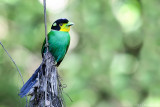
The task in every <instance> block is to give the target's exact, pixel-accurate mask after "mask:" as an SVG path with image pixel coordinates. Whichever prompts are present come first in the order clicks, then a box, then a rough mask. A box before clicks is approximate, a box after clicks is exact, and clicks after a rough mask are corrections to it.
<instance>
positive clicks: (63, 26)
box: [51, 18, 73, 32]
mask: <svg viewBox="0 0 160 107" xmlns="http://www.w3.org/2000/svg"><path fill="white" fill-rule="evenodd" d="M72 25H73V23H71V22H69V21H68V20H67V19H65V18H64V19H58V20H56V21H55V22H54V23H53V24H52V27H51V29H52V30H57V31H65V32H68V31H69V30H70V26H72Z"/></svg>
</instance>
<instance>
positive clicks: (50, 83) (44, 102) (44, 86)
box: [29, 52, 64, 107]
mask: <svg viewBox="0 0 160 107" xmlns="http://www.w3.org/2000/svg"><path fill="white" fill-rule="evenodd" d="M54 62H55V61H54V58H53V56H52V55H51V53H50V52H46V53H44V56H43V62H42V66H41V71H40V72H41V74H40V73H39V74H38V78H37V80H38V82H37V83H36V84H35V85H34V87H33V88H32V89H31V90H30V92H29V94H30V95H31V98H30V102H29V106H30V107H64V106H63V98H62V85H61V82H60V80H59V75H58V72H57V68H56V66H55V63H54Z"/></svg>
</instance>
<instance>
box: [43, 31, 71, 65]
mask: <svg viewBox="0 0 160 107" xmlns="http://www.w3.org/2000/svg"><path fill="white" fill-rule="evenodd" d="M45 43H46V40H44V43H43V46H42V50H41V53H42V56H43V53H45V52H46V48H45ZM48 43H49V51H50V52H51V54H52V55H53V57H54V58H55V61H56V62H57V66H59V64H60V63H61V62H62V60H63V58H64V56H65V54H66V52H67V50H68V47H69V44H70V35H69V33H68V32H63V31H56V30H51V31H50V32H49V33H48Z"/></svg>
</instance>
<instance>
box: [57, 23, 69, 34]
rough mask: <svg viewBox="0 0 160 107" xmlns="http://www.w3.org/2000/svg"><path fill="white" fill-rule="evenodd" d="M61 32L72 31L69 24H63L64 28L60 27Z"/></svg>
mask: <svg viewBox="0 0 160 107" xmlns="http://www.w3.org/2000/svg"><path fill="white" fill-rule="evenodd" d="M60 28H61V29H60V30H59V31H63V32H69V31H70V26H67V24H66V23H65V24H63V25H62V26H60Z"/></svg>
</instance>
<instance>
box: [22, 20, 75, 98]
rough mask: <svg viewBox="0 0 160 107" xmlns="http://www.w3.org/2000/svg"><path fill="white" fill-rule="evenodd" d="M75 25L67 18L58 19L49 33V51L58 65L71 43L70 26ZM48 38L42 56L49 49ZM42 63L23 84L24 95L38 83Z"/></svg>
mask: <svg viewBox="0 0 160 107" xmlns="http://www.w3.org/2000/svg"><path fill="white" fill-rule="evenodd" d="M72 25H73V23H72V22H69V21H68V20H67V19H65V18H64V19H58V20H56V21H55V22H54V23H53V24H52V26H51V31H50V32H49V33H48V43H49V52H50V53H51V54H52V56H53V57H54V59H55V61H56V66H57V67H58V66H59V65H60V63H61V62H62V60H63V58H64V56H65V54H66V52H67V50H68V47H69V44H70V35H69V31H70V27H71V26H72ZM45 44H46V40H44V43H43V46H42V50H41V53H42V57H43V54H44V53H45V52H46V51H47V48H46V46H45ZM40 68H41V65H40V66H39V67H38V68H37V70H36V71H35V72H34V74H33V75H32V76H31V78H30V79H29V80H28V81H27V82H26V83H25V84H24V85H23V87H22V88H21V90H20V93H19V95H20V96H21V97H24V96H25V95H27V93H28V92H29V91H30V89H31V88H32V87H33V86H34V85H35V84H36V82H37V77H38V73H40Z"/></svg>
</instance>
